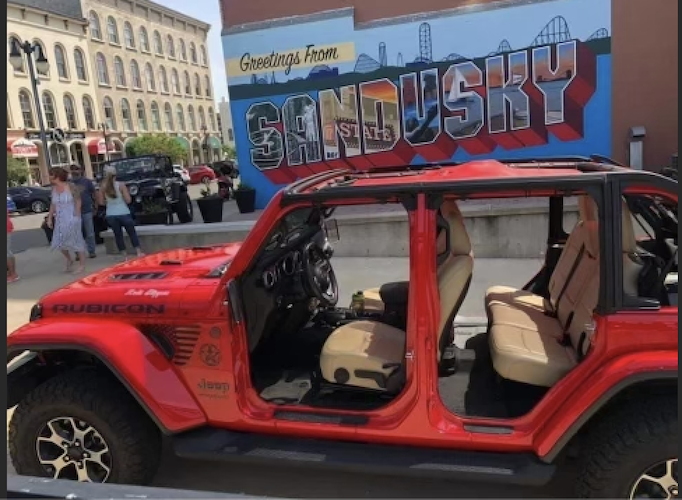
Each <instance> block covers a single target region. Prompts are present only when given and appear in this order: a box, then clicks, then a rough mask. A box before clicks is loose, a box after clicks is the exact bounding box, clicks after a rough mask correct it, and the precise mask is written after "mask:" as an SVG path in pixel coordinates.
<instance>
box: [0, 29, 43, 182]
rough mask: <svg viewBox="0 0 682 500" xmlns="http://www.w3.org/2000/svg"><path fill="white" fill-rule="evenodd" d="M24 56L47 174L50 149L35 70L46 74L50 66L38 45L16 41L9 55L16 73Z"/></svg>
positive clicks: (22, 63) (20, 67)
mask: <svg viewBox="0 0 682 500" xmlns="http://www.w3.org/2000/svg"><path fill="white" fill-rule="evenodd" d="M24 55H25V56H26V61H27V62H28V72H29V76H30V78H31V85H32V87H33V100H34V101H35V103H36V115H37V117H38V127H39V128H40V140H41V142H42V143H43V148H44V151H45V164H46V165H47V170H48V172H49V171H50V169H51V168H52V158H51V157H50V147H49V144H48V143H47V133H46V132H45V124H44V123H43V108H42V106H41V104H40V95H39V94H38V84H39V83H40V82H39V81H38V77H37V76H36V72H35V69H36V68H37V69H38V71H40V72H41V73H47V71H48V69H49V68H50V64H49V63H48V61H47V58H46V57H45V54H44V53H43V48H42V46H40V45H39V44H38V43H33V44H32V43H31V42H29V41H28V40H27V41H25V42H24V43H19V42H17V41H16V40H15V41H14V43H12V50H11V51H10V53H9V62H10V64H11V65H12V67H13V68H14V69H15V70H16V71H21V69H22V68H23V66H24ZM33 57H35V59H36V60H35V66H34V64H33Z"/></svg>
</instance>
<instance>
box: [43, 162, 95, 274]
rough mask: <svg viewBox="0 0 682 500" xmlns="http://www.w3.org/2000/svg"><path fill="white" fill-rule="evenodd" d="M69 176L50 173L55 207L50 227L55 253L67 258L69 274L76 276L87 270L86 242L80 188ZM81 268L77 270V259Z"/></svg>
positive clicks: (58, 169) (49, 218)
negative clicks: (82, 225) (72, 182)
mask: <svg viewBox="0 0 682 500" xmlns="http://www.w3.org/2000/svg"><path fill="white" fill-rule="evenodd" d="M68 178H69V173H68V172H67V171H66V169H64V168H61V167H54V168H52V169H51V170H50V182H51V183H52V203H51V204H50V213H49V214H48V215H47V225H48V227H50V228H52V229H53V233H52V245H51V246H52V250H61V252H62V254H64V257H65V258H66V272H67V273H68V272H72V273H74V274H77V273H81V272H83V271H84V270H85V250H86V245H85V238H83V232H82V231H81V197H80V193H79V192H78V187H77V186H75V185H74V184H71V183H69V182H68ZM72 253H73V254H75V257H76V258H77V259H78V266H77V267H76V268H74V264H75V259H74V258H73V256H72Z"/></svg>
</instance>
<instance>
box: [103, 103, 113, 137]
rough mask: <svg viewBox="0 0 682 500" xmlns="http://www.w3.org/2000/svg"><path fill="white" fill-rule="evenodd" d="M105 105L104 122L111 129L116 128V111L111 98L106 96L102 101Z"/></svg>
mask: <svg viewBox="0 0 682 500" xmlns="http://www.w3.org/2000/svg"><path fill="white" fill-rule="evenodd" d="M102 105H103V107H104V122H105V123H106V125H107V128H108V129H109V130H116V112H115V111H114V103H113V102H112V101H111V98H109V97H105V98H104V101H103V103H102Z"/></svg>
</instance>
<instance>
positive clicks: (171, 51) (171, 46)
mask: <svg viewBox="0 0 682 500" xmlns="http://www.w3.org/2000/svg"><path fill="white" fill-rule="evenodd" d="M166 49H167V50H168V55H169V56H170V57H175V42H174V41H173V37H172V36H171V35H168V36H167V37H166Z"/></svg>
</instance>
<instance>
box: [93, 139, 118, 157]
mask: <svg viewBox="0 0 682 500" xmlns="http://www.w3.org/2000/svg"><path fill="white" fill-rule="evenodd" d="M107 151H109V152H111V151H116V148H115V147H114V144H113V143H112V142H111V141H110V142H109V144H107V145H106V146H105V144H104V139H92V140H91V141H90V142H89V143H88V153H89V154H90V155H93V156H94V155H103V154H106V153H107Z"/></svg>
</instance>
